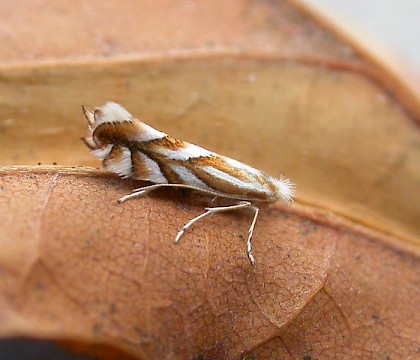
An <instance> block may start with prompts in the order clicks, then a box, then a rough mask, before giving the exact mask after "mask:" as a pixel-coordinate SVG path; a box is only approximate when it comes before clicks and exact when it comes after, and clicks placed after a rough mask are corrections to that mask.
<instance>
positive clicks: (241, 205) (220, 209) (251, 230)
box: [118, 184, 259, 266]
mask: <svg viewBox="0 0 420 360" xmlns="http://www.w3.org/2000/svg"><path fill="white" fill-rule="evenodd" d="M162 187H174V188H183V189H191V190H197V191H201V192H203V193H207V194H210V195H214V196H216V197H226V196H224V194H220V193H218V192H216V191H214V192H213V191H208V190H203V189H200V188H197V187H195V186H190V185H184V184H154V185H149V186H144V187H141V188H138V189H134V190H133V192H132V193H131V194H128V195H125V196H123V197H122V198H120V199H119V200H118V202H120V203H122V202H124V201H126V200H128V199H132V198H136V197H139V196H143V195H146V194H148V193H149V192H151V191H153V190H156V189H159V188H162ZM242 208H250V209H252V210H254V218H253V219H252V223H251V226H250V227H249V230H248V240H247V254H248V258H249V261H250V262H251V264H252V265H253V266H255V259H254V256H253V255H252V242H251V240H252V235H253V234H254V228H255V224H256V222H257V218H258V213H259V209H258V208H257V207H256V206H254V205H252V203H251V202H249V201H241V202H240V203H239V204H237V205H231V206H219V207H208V208H206V212H205V213H203V214H201V215H199V216H197V217H195V218H194V219H191V220H190V221H188V222H187V223H186V224H185V225H184V226H183V228H182V229H181V230H180V231H179V232H178V234H177V235H176V237H175V242H176V243H177V242H178V241H179V240H180V239H181V237H182V235H184V233H185V231H186V230H187V229H188V228H189V227H190V226H191V225H193V224H194V223H196V222H197V221H198V220H201V219H203V218H205V217H206V216H208V215H210V214H214V213H218V212H225V211H232V210H238V209H242Z"/></svg>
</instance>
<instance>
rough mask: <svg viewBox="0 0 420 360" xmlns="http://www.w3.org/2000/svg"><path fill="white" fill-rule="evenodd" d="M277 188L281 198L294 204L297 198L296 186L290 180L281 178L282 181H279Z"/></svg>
mask: <svg viewBox="0 0 420 360" xmlns="http://www.w3.org/2000/svg"><path fill="white" fill-rule="evenodd" d="M277 186H278V189H279V195H280V197H281V198H282V199H283V200H284V201H285V202H286V203H289V202H292V201H293V197H294V196H295V185H294V184H293V183H292V182H291V181H290V180H288V179H286V178H284V177H283V176H281V177H280V180H277Z"/></svg>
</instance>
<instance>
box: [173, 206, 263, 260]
mask: <svg viewBox="0 0 420 360" xmlns="http://www.w3.org/2000/svg"><path fill="white" fill-rule="evenodd" d="M246 207H247V208H251V209H252V210H254V212H255V214H254V218H253V220H252V223H251V226H250V228H249V230H248V241H247V253H248V258H249V261H251V264H252V265H254V266H255V259H254V256H253V255H252V243H251V240H252V235H253V234H254V228H255V224H256V222H257V218H258V212H259V209H258V208H257V207H256V206H254V205H252V203H250V202H248V201H246V202H241V203H239V204H237V205H231V206H220V207H213V208H206V212H205V213H203V214H201V215H199V216H197V217H195V218H193V219H191V220H190V221H188V222H187V223H186V224H185V225H184V227H183V228H182V229H181V230H180V231H179V232H178V234H177V235H176V238H175V242H176V243H177V242H178V241H179V240H180V239H181V237H182V235H184V233H185V231H186V230H187V229H188V228H189V227H190V226H191V225H193V224H194V223H195V222H197V221H198V220H201V219H203V218H205V217H206V216H208V215H210V214H214V213H218V212H225V211H232V210H238V209H242V208H246Z"/></svg>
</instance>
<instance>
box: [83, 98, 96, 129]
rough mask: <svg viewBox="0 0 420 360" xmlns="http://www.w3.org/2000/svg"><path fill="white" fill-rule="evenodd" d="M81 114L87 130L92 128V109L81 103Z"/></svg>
mask: <svg viewBox="0 0 420 360" xmlns="http://www.w3.org/2000/svg"><path fill="white" fill-rule="evenodd" d="M82 110H83V114H84V115H85V119H86V121H87V123H88V126H89V130H92V127H93V122H94V121H95V117H94V116H93V111H92V110H90V109H89V108H88V107H86V106H85V104H82Z"/></svg>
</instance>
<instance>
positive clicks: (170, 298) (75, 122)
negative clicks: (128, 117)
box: [0, 0, 420, 360]
mask: <svg viewBox="0 0 420 360" xmlns="http://www.w3.org/2000/svg"><path fill="white" fill-rule="evenodd" d="M23 1H24V0H23ZM24 4H25V5H21V6H25V9H26V11H25V12H18V11H16V10H15V9H16V5H15V2H12V1H4V2H2V4H0V10H1V13H2V14H7V16H4V17H3V18H2V29H3V31H2V32H0V42H1V43H2V44H3V45H4V44H5V45H4V46H2V47H0V55H1V56H0V57H1V58H2V61H1V62H0V93H1V94H2V98H1V102H0V130H1V131H0V144H1V151H0V164H2V165H10V164H21V165H22V164H33V165H34V164H36V163H38V162H41V163H42V164H51V163H53V162H58V163H59V164H64V165H70V166H76V165H94V166H98V163H97V162H96V161H95V160H94V159H92V157H90V155H89V153H88V151H87V149H86V148H85V147H84V146H83V144H81V142H80V141H79V138H80V137H81V136H83V135H86V124H85V122H84V121H83V118H82V114H81V111H80V103H81V102H84V103H86V104H87V105H91V106H95V105H101V104H102V103H104V102H105V101H108V100H114V101H119V102H121V103H122V104H123V105H124V106H126V107H127V108H128V109H129V110H130V111H131V112H132V113H133V114H135V115H137V116H138V117H140V118H141V119H144V120H145V121H147V122H148V123H150V124H151V125H153V126H155V127H156V128H158V129H160V130H163V131H165V132H168V133H170V134H171V135H174V136H176V137H179V138H181V139H185V140H187V141H190V142H193V143H197V144H199V145H201V146H205V147H207V148H210V149H212V150H214V151H217V152H219V153H221V154H224V155H229V156H232V157H234V158H237V159H238V160H240V161H244V162H246V163H249V164H251V165H253V166H256V167H258V168H260V169H263V170H265V171H267V172H269V173H270V174H272V175H274V176H279V175H280V174H282V173H283V174H285V175H286V176H287V177H290V178H291V179H292V180H293V181H294V182H296V183H297V185H298V203H297V204H294V205H293V206H292V207H290V208H283V207H282V206H281V205H279V204H274V205H272V206H263V207H262V208H261V216H260V219H259V221H258V223H257V228H256V233H255V238H254V255H255V257H256V260H257V267H256V268H255V269H254V268H252V267H251V266H250V264H249V262H248V260H247V257H246V251H245V242H244V237H245V236H246V232H247V229H248V226H249V221H250V220H251V219H250V217H251V214H249V213H248V212H246V211H243V212H237V213H226V214H221V215H217V216H216V215H215V216H213V217H210V218H207V219H205V220H203V221H202V222H199V223H197V224H196V225H194V227H193V228H192V229H191V230H190V231H188V232H187V233H186V235H185V236H184V238H182V240H181V243H180V244H177V245H175V244H174V243H173V240H174V237H175V235H176V232H177V230H178V229H179V228H180V227H181V226H182V225H184V224H185V223H186V222H187V221H188V220H190V219H191V218H192V217H194V216H195V215H197V214H199V213H200V212H202V210H203V207H204V206H205V205H206V204H207V200H206V199H203V198H201V197H198V196H196V195H193V194H190V193H188V192H181V191H170V190H162V191H159V192H156V193H155V194H152V195H150V196H148V197H145V198H142V199H137V200H135V201H130V202H127V203H125V204H123V205H121V204H118V203H117V202H116V200H117V199H118V198H119V197H120V196H122V195H124V194H126V193H128V192H129V191H131V189H132V188H133V187H134V186H139V185H141V184H137V183H130V182H123V181H121V180H119V179H116V178H113V177H110V176H106V175H104V174H103V173H101V172H97V171H93V170H91V171H88V170H87V169H86V168H73V169H71V168H65V167H61V166H58V167H45V166H40V167H7V168H3V169H2V170H1V171H0V214H1V215H0V218H1V225H0V230H1V231H0V337H1V338H11V337H15V338H20V337H25V338H35V339H47V340H54V341H57V342H60V343H62V344H65V345H66V346H68V347H70V348H71V349H73V350H77V351H83V352H87V353H89V354H96V355H97V356H99V357H100V358H103V359H123V358H131V359H133V358H134V359H162V358H167V359H185V358H191V359H224V358H228V359H241V358H242V359H243V358H245V359H279V358H280V359H288V358H290V359H295V358H297V359H306V360H309V359H317V358H318V359H321V358H322V359H328V358H334V359H335V358H349V359H353V358H380V359H387V358H390V359H393V358H410V357H411V358H413V359H414V358H415V357H416V356H419V347H420V344H419V343H420V339H419V335H418V334H419V333H420V331H419V330H420V327H419V324H420V319H419V314H418V311H417V307H418V303H419V302H420V285H419V281H418V279H419V278H420V277H419V275H420V269H419V260H418V259H419V247H418V245H419V233H420V222H419V221H418V215H419V213H420V189H419V186H418V184H419V181H420V180H419V179H420V167H419V166H418V164H419V163H420V146H419V144H420V131H419V127H418V125H419V123H420V121H419V114H420V105H419V96H418V94H417V93H415V92H413V91H412V90H411V89H410V88H409V87H407V86H406V85H405V83H404V81H403V80H402V79H401V78H399V77H398V76H396V73H395V72H394V71H393V70H392V69H391V70H390V69H389V68H387V67H386V66H384V65H383V64H382V63H381V62H379V61H378V59H375V58H373V57H372V56H371V55H370V54H369V53H367V52H366V50H365V49H362V48H361V47H360V46H359V45H358V44H356V43H350V42H349V41H348V40H347V39H346V35H343V34H340V33H339V32H337V30H336V29H334V28H332V27H331V26H330V25H329V26H328V27H327V26H326V25H325V22H323V20H322V21H320V20H314V19H317V17H316V16H314V15H313V14H309V13H307V12H305V11H303V10H302V8H301V7H299V6H296V5H292V4H291V3H289V2H284V1H268V0H260V1H252V2H249V1H245V0H244V1H242V0H238V1H232V2H225V3H223V4H222V3H221V2H214V1H212V0H200V2H197V3H194V4H192V2H189V1H178V2H173V1H146V0H142V1H138V2H136V3H135V4H134V3H132V4H131V3H130V6H128V5H127V4H125V5H124V4H122V3H121V2H120V1H107V6H102V5H101V4H102V3H100V2H96V3H95V2H87V3H83V5H81V6H78V7H74V6H73V5H72V4H73V2H67V1H63V2H60V3H56V2H51V1H49V0H44V1H43V3H42V8H43V9H44V10H45V11H43V12H39V11H35V10H34V9H32V7H33V6H34V4H33V2H30V1H24ZM52 4H53V6H52ZM37 6H40V5H39V4H38V3H37ZM116 13H118V16H114V15H115V14H116ZM44 17H45V18H44ZM49 19H54V21H47V20H49ZM121 24H123V26H121ZM68 27H70V28H71V34H72V36H68V34H69V28H68ZM28 29H31V31H30V33H31V35H32V33H34V34H36V35H37V36H30V37H29V36H28V35H27V34H28V33H29V32H28ZM133 34H135V36H134V35H133ZM51 60H52V61H51Z"/></svg>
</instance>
